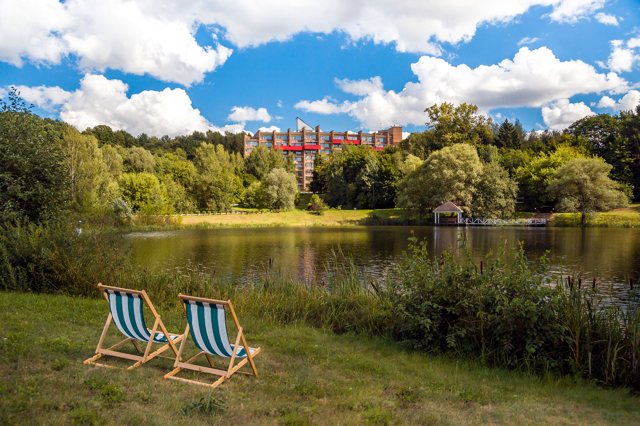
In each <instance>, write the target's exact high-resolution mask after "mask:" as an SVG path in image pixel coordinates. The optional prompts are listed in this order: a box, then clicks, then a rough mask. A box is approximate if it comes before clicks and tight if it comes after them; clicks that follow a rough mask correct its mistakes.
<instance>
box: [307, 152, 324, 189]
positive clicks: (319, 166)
mask: <svg viewBox="0 0 640 426" xmlns="http://www.w3.org/2000/svg"><path fill="white" fill-rule="evenodd" d="M327 165H328V162H327V160H326V159H325V156H324V155H322V154H318V155H316V157H315V159H314V160H313V176H312V178H313V180H312V181H311V183H310V184H309V190H310V191H311V192H315V193H316V194H323V193H325V192H326V191H327V176H326V175H327Z"/></svg>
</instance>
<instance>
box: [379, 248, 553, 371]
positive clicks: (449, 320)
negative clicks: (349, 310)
mask: <svg viewBox="0 0 640 426" xmlns="http://www.w3.org/2000/svg"><path fill="white" fill-rule="evenodd" d="M500 249H502V247H501V248H500ZM461 252H462V259H460V260H458V259H455V258H454V256H453V255H452V254H450V253H444V254H443V255H442V258H441V259H437V260H431V258H430V256H429V255H428V253H427V250H426V244H425V242H421V243H420V244H416V239H415V238H414V239H412V244H411V245H410V247H409V254H406V255H405V257H404V259H403V261H402V263H401V265H400V267H399V270H398V273H399V282H397V283H396V284H393V285H392V286H391V288H390V289H389V290H390V291H389V292H388V296H389V298H390V300H391V303H392V306H393V311H392V317H393V320H394V321H395V324H394V326H393V332H394V334H395V336H396V337H397V338H398V339H399V340H401V341H402V342H404V343H406V344H409V345H411V346H412V347H414V348H416V349H420V350H426V351H431V352H440V353H442V352H456V353H458V354H460V355H463V356H471V357H478V358H480V359H482V360H484V361H489V362H492V363H496V364H502V365H506V366H511V367H514V366H517V365H519V363H520V362H521V361H523V360H525V359H526V360H527V361H528V362H530V363H533V364H536V365H540V366H557V364H558V363H557V361H556V360H557V353H556V348H557V347H558V345H559V344H560V343H561V341H562V340H563V331H564V328H563V326H562V325H561V324H560V321H558V312H559V308H560V290H559V289H557V288H553V287H550V286H549V285H548V284H549V282H548V280H547V279H545V278H543V276H545V272H546V269H545V265H546V262H545V261H544V259H543V261H542V262H541V265H542V266H540V269H538V270H533V269H532V268H531V267H530V266H529V264H528V263H527V259H526V258H525V256H524V253H523V251H522V249H521V248H520V249H516V250H514V252H513V253H512V259H511V260H512V262H511V263H507V260H508V259H507V256H504V254H503V253H504V252H502V253H501V255H500V256H498V257H495V258H494V257H491V256H489V257H487V264H486V267H485V268H478V265H475V264H474V262H473V261H472V260H471V252H470V251H469V250H467V249H466V248H464V243H463V248H462V250H461Z"/></svg>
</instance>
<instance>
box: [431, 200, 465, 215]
mask: <svg viewBox="0 0 640 426" xmlns="http://www.w3.org/2000/svg"><path fill="white" fill-rule="evenodd" d="M433 212H434V213H463V210H462V209H461V208H460V207H458V206H456V205H455V204H453V203H452V202H451V201H447V202H446V203H444V204H443V205H441V206H440V207H436V209H435V210H434V211H433Z"/></svg>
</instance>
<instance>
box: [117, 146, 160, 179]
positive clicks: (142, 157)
mask: <svg viewBox="0 0 640 426" xmlns="http://www.w3.org/2000/svg"><path fill="white" fill-rule="evenodd" d="M123 157H124V169H125V171H126V172H127V173H142V172H146V173H155V169H154V168H155V165H156V160H155V158H153V154H151V152H150V151H147V150H146V149H144V148H142V147H139V146H135V147H133V148H128V149H126V150H125V151H124V156H123Z"/></svg>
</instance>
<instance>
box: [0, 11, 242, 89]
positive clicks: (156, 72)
mask: <svg viewBox="0 0 640 426" xmlns="http://www.w3.org/2000/svg"><path fill="white" fill-rule="evenodd" d="M25 11H28V13H25ZM196 19H197V17H196V16H195V15H194V16H192V17H191V18H190V19H180V17H178V16H176V15H173V16H172V15H162V14H158V13H153V11H150V10H149V8H148V6H145V4H144V1H137V2H136V1H126V0H113V1H109V2H104V1H99V0H67V1H66V2H64V3H62V2H59V1H58V0H24V1H22V0H21V1H20V2H16V1H13V0H0V59H1V60H3V61H5V62H9V63H11V64H13V65H16V66H21V65H22V62H23V58H26V59H29V60H31V61H33V62H36V63H43V64H58V63H60V61H61V59H62V58H64V57H68V56H69V55H75V56H77V58H78V66H79V67H80V68H81V69H85V70H97V71H99V72H103V71H104V70H106V69H107V68H111V69H117V70H121V71H124V72H126V73H131V74H138V75H142V74H150V75H152V76H154V77H156V78H158V79H160V80H163V81H173V82H176V83H180V84H183V85H185V86H189V85H191V84H192V83H195V82H200V81H202V80H203V78H204V75H205V74H206V73H207V72H211V71H213V70H215V69H216V68H217V67H219V66H221V65H222V64H224V62H225V61H226V60H227V58H228V57H229V56H230V55H231V53H232V50H231V49H229V48H227V47H224V46H217V47H211V46H205V47H202V46H200V45H198V43H197V42H196V40H195V37H194V35H195V31H196V29H197V27H198V25H197V24H196V22H197V21H196Z"/></svg>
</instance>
